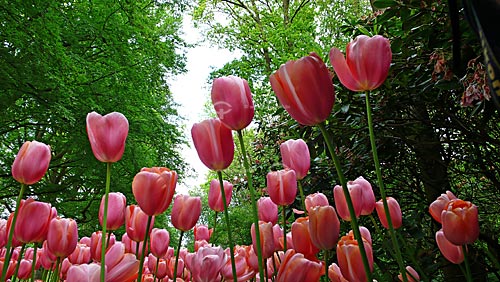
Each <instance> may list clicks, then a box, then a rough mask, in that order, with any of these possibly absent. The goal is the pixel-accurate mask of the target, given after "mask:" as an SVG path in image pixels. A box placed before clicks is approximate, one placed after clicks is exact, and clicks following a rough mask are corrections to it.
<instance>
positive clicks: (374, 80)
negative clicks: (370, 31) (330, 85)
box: [330, 35, 392, 91]
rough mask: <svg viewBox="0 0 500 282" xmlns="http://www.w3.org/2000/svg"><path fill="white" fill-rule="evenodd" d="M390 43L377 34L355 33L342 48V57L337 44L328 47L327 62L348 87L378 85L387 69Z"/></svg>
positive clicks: (350, 88) (373, 86)
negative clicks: (330, 47) (328, 58)
mask: <svg viewBox="0 0 500 282" xmlns="http://www.w3.org/2000/svg"><path fill="white" fill-rule="evenodd" d="M391 60H392V51H391V45H390V43H389V40H388V39H387V38H384V37H383V36H380V35H375V36H373V37H368V36H366V35H359V36H358V37H356V38H355V39H354V40H353V41H351V42H350V43H349V44H347V48H346V58H345V57H344V55H343V54H342V53H341V52H340V50H339V49H337V48H332V49H331V50H330V62H331V64H332V66H333V69H334V70H335V73H336V74H337V76H338V78H339V80H340V82H341V83H342V84H343V85H344V86H345V87H346V88H347V89H349V90H351V91H367V90H373V89H376V88H378V87H379V86H380V85H382V83H384V81H385V79H386V78H387V75H388V73H389V67H390V65H391Z"/></svg>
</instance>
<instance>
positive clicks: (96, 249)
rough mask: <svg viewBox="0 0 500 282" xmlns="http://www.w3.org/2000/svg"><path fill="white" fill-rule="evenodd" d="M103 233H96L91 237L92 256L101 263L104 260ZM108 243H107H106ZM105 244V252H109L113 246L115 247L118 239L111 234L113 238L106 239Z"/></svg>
mask: <svg viewBox="0 0 500 282" xmlns="http://www.w3.org/2000/svg"><path fill="white" fill-rule="evenodd" d="M102 241H103V238H102V232H101V231H96V232H94V233H92V235H91V236H90V256H91V257H92V259H93V260H94V261H96V262H101V258H102ZM106 241H107V242H106ZM104 242H106V243H105V244H107V248H106V250H105V251H107V250H108V249H109V248H111V246H113V245H114V244H115V242H116V237H115V235H114V234H113V233H111V236H110V237H109V239H107V238H106V236H105V237H104Z"/></svg>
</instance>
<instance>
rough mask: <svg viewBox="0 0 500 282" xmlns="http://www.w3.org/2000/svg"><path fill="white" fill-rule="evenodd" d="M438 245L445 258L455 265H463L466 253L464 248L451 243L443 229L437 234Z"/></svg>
mask: <svg viewBox="0 0 500 282" xmlns="http://www.w3.org/2000/svg"><path fill="white" fill-rule="evenodd" d="M436 243H437V245H438V248H439V250H440V251H441V253H442V254H443V256H444V257H445V258H446V259H447V260H448V261H450V262H452V263H454V264H461V263H462V262H463V261H464V251H463V248H462V246H458V245H455V244H453V243H451V242H450V241H449V240H448V239H446V236H445V235H444V232H443V229H441V230H439V231H438V232H436Z"/></svg>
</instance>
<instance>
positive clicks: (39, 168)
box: [12, 141, 51, 185]
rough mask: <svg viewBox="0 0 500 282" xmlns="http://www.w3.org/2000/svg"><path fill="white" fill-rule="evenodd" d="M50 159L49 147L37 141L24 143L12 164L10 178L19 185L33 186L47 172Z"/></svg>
mask: <svg viewBox="0 0 500 282" xmlns="http://www.w3.org/2000/svg"><path fill="white" fill-rule="evenodd" d="M50 159H51V155H50V147H49V146H47V145H45V144H44V143H41V142H37V141H31V142H30V141H26V142H24V144H23V146H21V149H19V152H18V153H17V156H16V158H15V159H14V163H13V164H12V177H14V179H15V180H17V181H18V182H19V183H23V184H26V185H31V184H35V183H37V182H38V181H40V179H42V177H43V176H44V175H45V173H46V172H47V169H48V168H49V163H50Z"/></svg>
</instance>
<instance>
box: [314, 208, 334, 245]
mask: <svg viewBox="0 0 500 282" xmlns="http://www.w3.org/2000/svg"><path fill="white" fill-rule="evenodd" d="M339 232H340V221H339V218H338V217H337V213H336V212H335V209H334V208H333V207H332V206H318V207H315V208H313V209H311V210H310V211H309V234H310V236H311V241H312V243H313V244H314V246H316V247H317V248H319V249H321V250H330V249H333V247H335V245H337V240H338V238H339Z"/></svg>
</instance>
